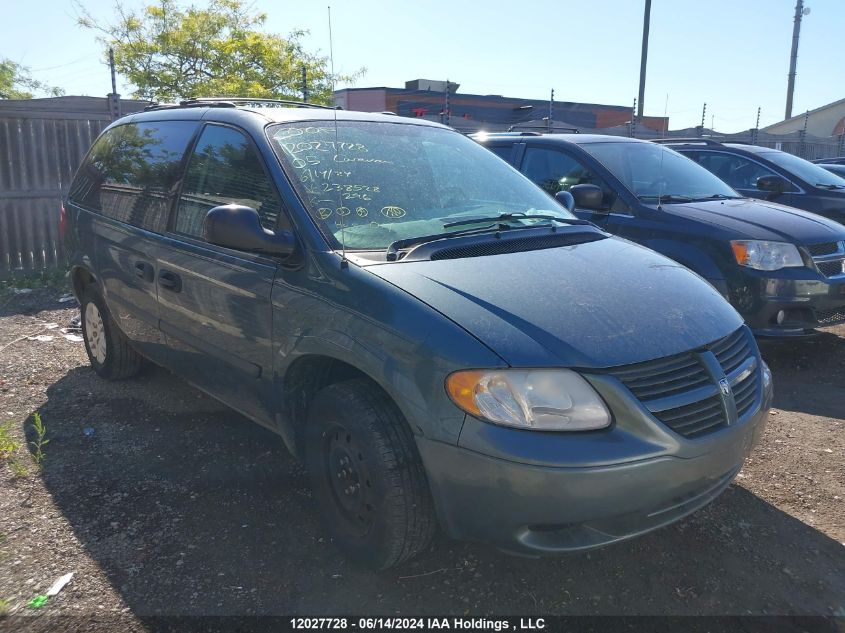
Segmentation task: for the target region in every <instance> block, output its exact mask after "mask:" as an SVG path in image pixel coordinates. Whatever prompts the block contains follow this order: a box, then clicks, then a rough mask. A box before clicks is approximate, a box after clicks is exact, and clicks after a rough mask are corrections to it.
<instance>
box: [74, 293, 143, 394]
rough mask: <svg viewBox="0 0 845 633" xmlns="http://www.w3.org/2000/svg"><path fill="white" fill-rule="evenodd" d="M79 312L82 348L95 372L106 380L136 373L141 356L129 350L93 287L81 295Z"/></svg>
mask: <svg viewBox="0 0 845 633" xmlns="http://www.w3.org/2000/svg"><path fill="white" fill-rule="evenodd" d="M80 312H81V314H80V320H81V322H82V338H83V339H84V340H85V351H86V352H88V360H89V361H90V362H91V367H93V368H94V371H96V372H97V374H98V375H99V376H100V377H102V378H105V379H107V380H121V379H124V378H131V377H132V376H134V375H135V374H137V373H138V371H140V369H141V366H142V365H143V358H142V357H141V355H140V354H138V352H136V351H135V350H134V349H132V346H131V345H130V344H129V341H128V339H127V338H126V335H124V334H123V332H121V331H120V328H118V327H117V324H116V323H115V322H114V319H112V317H111V315H110V314H109V312H108V309H107V308H106V304H105V301H103V297H102V296H101V295H100V293H99V292H97V290H96V289H95V288H94V287H89V288H87V289H86V290H85V292H84V293H83V294H82V298H81V300H80Z"/></svg>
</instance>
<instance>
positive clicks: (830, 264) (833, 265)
mask: <svg viewBox="0 0 845 633" xmlns="http://www.w3.org/2000/svg"><path fill="white" fill-rule="evenodd" d="M842 261H843V260H841V259H834V260H832V261H826V262H816V267H817V268H818V269H819V272H820V273H821V274H822V275H824V276H825V277H835V276H836V275H841V274H842V272H843V264H842Z"/></svg>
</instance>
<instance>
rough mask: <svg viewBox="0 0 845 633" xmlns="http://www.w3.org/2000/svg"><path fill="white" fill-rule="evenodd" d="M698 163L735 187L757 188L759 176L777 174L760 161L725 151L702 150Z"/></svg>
mask: <svg viewBox="0 0 845 633" xmlns="http://www.w3.org/2000/svg"><path fill="white" fill-rule="evenodd" d="M698 163H699V164H700V165H701V166H702V167H704V168H706V169H707V170H708V171H710V172H712V173H713V174H715V175H717V176H718V177H719V179H720V180H724V181H725V182H726V183H727V184H729V185H730V186H731V187H733V188H734V189H756V188H757V179H758V178H761V177H762V176H774V175H775V173H774V172H773V171H771V170H770V169H766V168H765V167H763V166H762V165H761V164H760V163H757V162H754V161H752V160H748V159H747V158H744V157H742V156H736V155H734V154H725V153H723V152H700V153H699V155H698Z"/></svg>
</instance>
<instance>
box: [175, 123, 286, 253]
mask: <svg viewBox="0 0 845 633" xmlns="http://www.w3.org/2000/svg"><path fill="white" fill-rule="evenodd" d="M225 204H241V205H244V206H248V207H252V208H253V209H255V210H256V211H258V215H259V217H260V218H261V224H262V226H264V228H266V229H270V230H274V229H276V224H277V220H278V218H279V216H280V213H281V204H280V202H279V198H278V196H277V195H276V192H275V191H274V189H273V186H272V184H271V183H270V178H269V177H268V176H267V173H266V172H265V171H264V167H263V164H262V162H261V157H260V156H259V155H258V153H257V152H256V151H255V149H254V148H253V146H252V144H251V143H250V142H249V139H247V137H246V136H245V135H244V134H243V133H241V132H239V131H238V130H235V129H233V128H230V127H223V126H220V125H208V126H206V128H205V129H204V130H203V131H202V134H201V135H200V138H199V140H198V141H197V145H196V147H195V148H194V153H193V155H192V156H191V159H190V162H189V163H188V168H187V171H186V172H185V181H184V183H183V185H182V194H181V196H180V197H179V205H178V207H177V210H176V225H175V229H176V232H177V233H183V234H185V235H190V236H192V237H197V238H202V237H203V224H204V222H205V216H206V215H207V214H208V212H209V211H210V210H211V209H213V208H214V207H217V206H220V205H225Z"/></svg>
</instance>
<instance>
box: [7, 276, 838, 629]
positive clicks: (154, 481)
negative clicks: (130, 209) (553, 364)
mask: <svg viewBox="0 0 845 633" xmlns="http://www.w3.org/2000/svg"><path fill="white" fill-rule="evenodd" d="M60 294H61V292H60V291H58V290H51V289H40V290H35V291H33V292H32V293H30V294H25V295H13V294H11V291H8V290H7V291H4V292H3V293H2V294H0V422H10V423H11V424H10V425H9V430H10V433H11V436H12V437H13V438H16V439H17V441H18V442H20V443H21V444H22V446H21V447H20V448H18V449H17V450H16V451H15V452H14V454H13V455H12V457H7V458H5V459H3V460H2V463H0V601H2V602H0V613H2V610H3V609H5V610H6V611H7V613H8V614H10V615H12V616H14V615H15V614H18V615H20V614H27V615H30V614H31V615H36V614H62V615H70V616H85V617H86V618H89V619H90V620H91V621H93V622H95V623H96V622H101V623H102V622H109V621H118V620H119V621H121V622H122V624H121V627H120V628H121V629H122V630H123V631H130V630H139V631H140V630H144V629H145V624H144V623H145V619H146V618H152V617H154V616H157V615H172V614H185V615H191V614H203V615H222V614H227V615H228V614H237V615H247V614H291V613H298V614H307V615H319V614H330V613H344V614H367V615H374V614H405V615H409V614H419V615H422V614H444V613H451V614H478V615H485V616H491V615H494V614H514V613H519V614H625V615H636V614H671V615H684V614H731V615H744V614H819V615H830V614H839V615H845V547H843V545H845V366H844V365H843V359H845V327H839V328H836V329H832V330H829V331H827V332H826V333H824V334H823V335H821V336H820V337H818V338H816V339H813V340H802V341H796V342H792V343H777V344H773V343H770V344H767V345H764V346H762V350H763V354H764V357H765V358H766V360H767V361H768V362H769V364H770V365H771V367H772V370H773V373H774V380H775V388H776V399H775V404H776V407H777V408H776V410H773V411H772V416H771V420H770V423H769V426H768V430H767V432H766V435H765V437H764V439H763V442H762V444H761V445H760V446H759V447H758V448H757V449H756V451H755V452H754V453H753V455H752V456H751V458H750V459H749V460H748V462H747V463H746V465H745V467H744V468H743V470H742V472H741V473H740V474H739V477H738V479H737V480H736V482H735V484H734V485H732V486H731V487H730V488H729V489H728V490H727V491H726V492H725V493H724V494H723V495H722V496H721V497H720V498H718V499H717V500H716V501H715V502H714V503H712V504H711V505H709V506H708V507H706V508H704V509H703V510H701V511H699V512H698V513H696V514H694V515H693V516H691V517H689V518H688V519H686V520H684V521H682V522H680V523H678V524H676V525H674V526H672V527H668V528H665V529H662V530H659V531H657V532H654V533H651V534H650V535H647V536H645V537H642V538H638V539H635V540H632V541H629V542H625V543H622V544H618V545H615V546H612V547H609V548H606V549H603V550H599V551H596V552H592V553H589V554H582V555H577V556H569V557H563V558H549V559H539V560H536V559H527V558H516V557H513V556H509V555H506V554H503V553H500V552H498V551H497V550H495V549H493V548H491V547H489V546H485V545H481V544H472V543H459V542H453V541H450V540H448V539H446V538H445V537H438V539H437V540H436V542H435V543H434V545H433V546H432V547H431V549H430V551H428V552H426V553H425V554H424V555H422V556H420V557H418V558H416V559H415V560H413V561H411V562H408V563H406V564H405V565H403V566H402V567H400V568H398V569H394V570H390V571H385V572H379V573H375V572H370V571H365V570H362V569H358V568H356V567H353V566H351V565H349V564H347V563H346V562H345V561H344V559H343V558H342V557H341V556H340V555H339V554H338V552H337V551H336V550H335V548H334V546H333V545H332V544H331V543H330V542H327V540H326V539H324V538H323V535H322V533H321V531H320V529H319V527H318V524H317V521H316V516H315V507H314V505H313V503H312V500H311V497H310V491H309V489H308V484H307V478H306V476H305V473H304V472H303V470H302V468H301V467H300V466H299V465H298V464H297V463H296V462H295V461H293V459H292V458H290V457H289V456H288V455H287V453H286V452H285V449H284V447H283V445H282V442H281V440H280V439H279V438H277V437H276V436H274V435H273V434H271V433H269V432H268V431H265V430H263V429H262V428H260V427H258V426H256V425H254V424H252V423H250V422H248V421H247V420H246V419H244V418H242V417H241V416H239V415H238V414H236V413H234V412H233V411H231V410H229V409H226V408H225V407H223V406H222V405H220V404H218V403H217V402H216V401H214V400H212V399H210V398H209V397H207V396H205V395H203V394H201V393H200V392H198V391H197V390H195V389H194V388H192V387H191V386H189V385H188V384H186V383H185V382H184V381H183V380H181V379H179V378H176V377H174V376H173V375H171V374H169V373H167V372H165V371H163V370H160V369H150V370H147V371H146V372H145V373H144V374H143V375H142V376H141V377H140V378H138V379H135V380H132V381H128V382H122V383H107V382H104V381H103V380H100V379H99V378H97V377H96V376H95V374H94V372H93V371H92V370H91V369H90V368H89V366H88V363H87V359H86V357H85V351H84V348H83V344H82V343H79V342H72V341H68V340H66V339H65V338H64V337H62V336H61V334H59V333H58V332H57V331H56V330H52V331H51V330H48V331H41V330H43V325H44V324H47V323H58V324H59V325H61V326H66V325H67V324H68V322H69V321H70V320H71V318H72V317H73V316H74V315H75V314H76V313H77V308H76V307H75V304H73V303H67V304H62V303H58V301H57V299H58V297H59V296H60ZM68 306H73V307H68ZM34 334H47V335H54V338H53V340H51V341H46V342H41V341H37V340H36V341H33V340H28V339H26V338H24V339H23V340H19V339H21V337H24V336H25V335H34ZM15 341H16V342H15ZM36 411H38V412H40V414H41V416H42V419H43V422H44V425H45V426H46V429H47V436H46V437H47V439H49V443H48V444H47V445H45V446H44V447H43V452H44V454H45V458H44V460H43V471H41V472H38V470H37V468H36V467H35V465H34V463H33V461H32V458H31V449H30V450H27V449H26V448H25V444H24V442H25V438H24V431H25V429H29V426H30V424H29V422H28V420H30V419H31V418H30V416H31V414H32V413H33V412H36ZM28 434H29V439H30V440H31V439H32V433H31V431H28ZM13 460H14V464H15V465H16V466H17V469H18V472H17V474H16V473H15V469H13V467H12V464H11V463H10V462H11V461H13ZM22 465H25V467H26V468H27V470H28V474H26V475H23V474H22V473H20V467H21V466H22ZM71 571H72V572H74V576H73V579H72V581H71V582H70V584H68V585H67V587H66V588H65V589H64V590H63V591H62V592H61V593H59V594H58V596H56V597H54V598H51V599H50V600H49V602H48V603H47V604H46V605H45V606H44V607H43V608H42V609H40V610H32V609H30V608H28V607H27V606H26V605H27V603H28V602H29V601H30V600H31V599H32V598H33V597H34V596H36V595H38V594H43V593H45V592H46V590H47V588H48V587H49V586H50V585H51V584H52V583H53V582H54V581H55V580H56V579H57V578H58V577H60V576H62V575H63V574H65V573H67V572H71ZM110 618H116V619H114V620H110ZM12 621H16V622H18V623H20V621H21V620H20V619H18V620H15V619H14V617H10V618H9V619H8V620H6V622H7V623H9V622H12ZM35 621H36V620H31V622H35ZM71 621H72V620H71ZM2 623H3V620H2V619H0V628H2V626H3V624H2ZM71 628H72V627H71Z"/></svg>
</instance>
